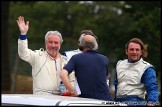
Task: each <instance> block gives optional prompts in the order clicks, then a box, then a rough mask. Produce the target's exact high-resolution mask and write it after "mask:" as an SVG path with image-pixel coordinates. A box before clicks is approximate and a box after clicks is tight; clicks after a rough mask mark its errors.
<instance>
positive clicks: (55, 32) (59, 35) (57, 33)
mask: <svg viewBox="0 0 162 107" xmlns="http://www.w3.org/2000/svg"><path fill="white" fill-rule="evenodd" d="M51 34H53V35H56V36H58V37H59V38H60V43H61V44H62V43H63V39H62V35H61V33H60V32H58V31H48V32H47V33H46V35H45V42H46V41H47V38H48V36H49V35H51Z"/></svg>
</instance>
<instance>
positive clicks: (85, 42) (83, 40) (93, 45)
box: [79, 34, 98, 50]
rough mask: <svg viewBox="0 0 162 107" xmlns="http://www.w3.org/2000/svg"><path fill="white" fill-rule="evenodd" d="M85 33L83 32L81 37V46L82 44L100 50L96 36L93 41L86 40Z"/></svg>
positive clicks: (84, 46)
mask: <svg viewBox="0 0 162 107" xmlns="http://www.w3.org/2000/svg"><path fill="white" fill-rule="evenodd" d="M84 37H85V34H82V35H81V37H80V38H79V40H80V46H82V47H83V48H89V49H90V50H98V43H97V40H96V38H95V37H94V36H92V37H93V40H92V41H89V42H88V41H85V39H84Z"/></svg>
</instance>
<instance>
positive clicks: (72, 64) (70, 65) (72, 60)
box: [63, 56, 75, 74]
mask: <svg viewBox="0 0 162 107" xmlns="http://www.w3.org/2000/svg"><path fill="white" fill-rule="evenodd" d="M63 69H66V70H67V71H68V73H69V74H70V73H71V72H72V71H73V70H75V58H74V57H73V56H72V57H71V58H70V60H69V62H68V63H67V64H66V65H65V66H64V68H63Z"/></svg>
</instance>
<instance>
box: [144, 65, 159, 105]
mask: <svg viewBox="0 0 162 107" xmlns="http://www.w3.org/2000/svg"><path fill="white" fill-rule="evenodd" d="M141 82H142V83H144V85H145V88H146V91H147V101H148V103H158V96H159V93H158V84H157V81H156V72H155V70H154V68H153V67H150V68H148V69H146V70H145V72H144V74H143V75H142V78H141Z"/></svg>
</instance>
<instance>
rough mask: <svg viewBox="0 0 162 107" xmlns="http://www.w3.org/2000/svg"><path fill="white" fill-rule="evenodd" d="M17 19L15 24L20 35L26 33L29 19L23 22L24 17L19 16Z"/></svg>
mask: <svg viewBox="0 0 162 107" xmlns="http://www.w3.org/2000/svg"><path fill="white" fill-rule="evenodd" d="M16 21H17V25H18V26H19V30H20V33H21V35H26V34H27V32H28V29H29V21H27V22H26V23H25V21H24V17H23V16H19V17H18V20H16Z"/></svg>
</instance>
